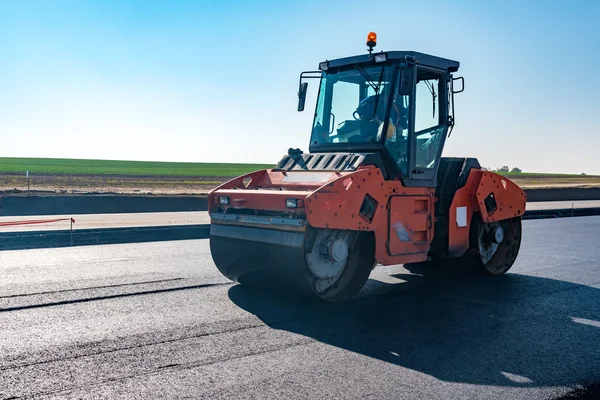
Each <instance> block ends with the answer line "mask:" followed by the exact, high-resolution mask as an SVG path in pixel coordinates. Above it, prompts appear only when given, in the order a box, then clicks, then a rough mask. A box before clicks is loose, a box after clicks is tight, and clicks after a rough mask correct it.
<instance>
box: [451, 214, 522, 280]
mask: <svg viewBox="0 0 600 400" xmlns="http://www.w3.org/2000/svg"><path fill="white" fill-rule="evenodd" d="M496 226H500V227H501V228H502V229H503V236H504V237H503V240H502V241H501V242H500V243H498V244H494V243H493V242H492V241H491V240H490V238H489V236H490V234H489V233H488V232H489V231H490V230H491V229H493V228H494V227H496ZM521 234H522V225H521V218H520V217H517V218H511V219H507V220H502V221H498V222H496V223H489V224H485V223H484V222H483V221H482V219H481V217H480V216H479V215H478V214H475V215H473V219H472V222H471V232H470V246H469V249H468V250H467V252H466V253H465V255H464V256H463V258H462V260H461V264H463V263H464V264H465V266H466V267H467V268H468V269H469V270H470V272H473V273H476V274H481V275H488V276H489V275H493V276H497V275H503V274H505V273H506V272H508V270H509V269H510V268H512V266H513V265H514V263H515V260H516V259H517V256H518V254H519V250H520V247H521ZM494 247H496V248H495V249H494ZM486 252H489V253H486ZM492 252H493V254H492Z"/></svg>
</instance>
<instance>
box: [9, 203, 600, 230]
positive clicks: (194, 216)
mask: <svg viewBox="0 0 600 400" xmlns="http://www.w3.org/2000/svg"><path fill="white" fill-rule="evenodd" d="M526 207H527V210H550V209H570V208H600V200H585V201H549V202H530V203H527V206H526ZM71 217H73V218H74V219H75V224H74V225H73V229H74V230H78V229H102V228H126V227H140V226H170V225H196V224H210V218H209V217H208V213H207V212H206V211H182V212H154V213H128V214H78V215H44V216H24V217H0V232H24V231H49V230H69V229H71V223H70V221H68V220H69V218H71ZM54 219H65V221H56V222H49V223H41V224H37V223H36V224H31V225H14V226H2V224H3V223H10V222H15V221H29V222H31V221H47V220H54Z"/></svg>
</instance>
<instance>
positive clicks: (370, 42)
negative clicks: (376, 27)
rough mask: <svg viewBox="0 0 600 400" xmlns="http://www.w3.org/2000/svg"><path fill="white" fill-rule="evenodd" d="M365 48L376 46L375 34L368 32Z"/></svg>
mask: <svg viewBox="0 0 600 400" xmlns="http://www.w3.org/2000/svg"><path fill="white" fill-rule="evenodd" d="M367 46H369V49H372V48H373V47H375V46H377V34H376V33H375V32H369V34H368V35H367Z"/></svg>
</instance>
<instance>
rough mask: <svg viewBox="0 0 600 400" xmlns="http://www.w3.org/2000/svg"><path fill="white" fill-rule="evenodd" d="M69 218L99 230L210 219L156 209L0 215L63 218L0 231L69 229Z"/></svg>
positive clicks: (203, 214)
mask: <svg viewBox="0 0 600 400" xmlns="http://www.w3.org/2000/svg"><path fill="white" fill-rule="evenodd" d="M71 217H73V218H74V219H75V224H73V230H76V229H99V228H100V229H102V228H125V227H136V226H168V225H192V224H209V223H210V218H209V217H208V213H206V212H201V211H200V212H198V211H182V212H156V213H131V214H78V215H43V216H23V217H0V225H1V224H2V223H6V222H15V221H36V220H38V221H40V220H43V221H47V220H55V219H66V221H57V222H50V223H43V224H31V225H14V226H0V232H21V231H42V230H44V231H47V230H62V229H65V230H69V229H70V228H71V223H70V221H68V220H69V219H70V218H71Z"/></svg>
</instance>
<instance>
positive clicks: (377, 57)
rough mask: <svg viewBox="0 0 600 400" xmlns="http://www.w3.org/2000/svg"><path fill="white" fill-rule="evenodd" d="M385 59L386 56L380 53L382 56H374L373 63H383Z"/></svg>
mask: <svg viewBox="0 0 600 400" xmlns="http://www.w3.org/2000/svg"><path fill="white" fill-rule="evenodd" d="M386 59H387V57H386V54H385V53H382V54H375V62H376V63H378V62H385V60H386Z"/></svg>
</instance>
